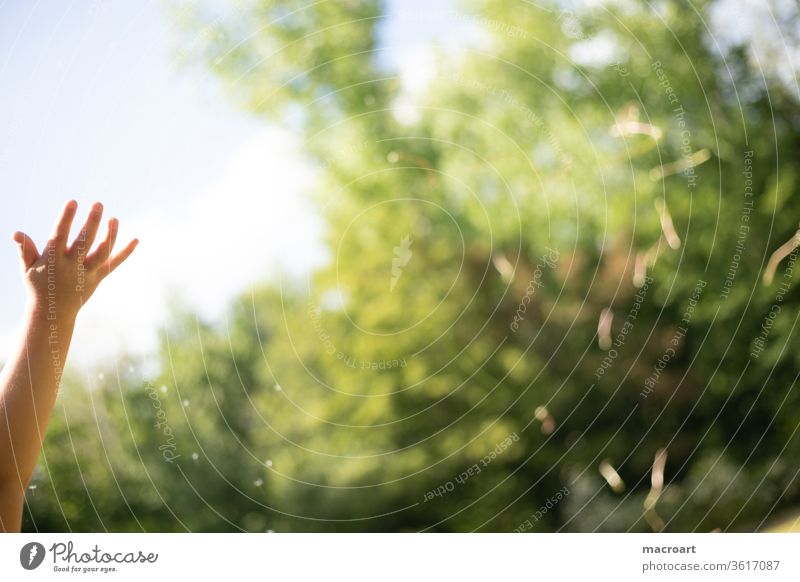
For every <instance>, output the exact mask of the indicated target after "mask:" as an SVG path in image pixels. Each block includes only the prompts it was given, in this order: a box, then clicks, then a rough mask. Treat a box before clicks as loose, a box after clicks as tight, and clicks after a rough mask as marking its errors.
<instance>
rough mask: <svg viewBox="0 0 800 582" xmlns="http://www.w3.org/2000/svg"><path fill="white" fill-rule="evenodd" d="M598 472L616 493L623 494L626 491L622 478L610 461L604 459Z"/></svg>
mask: <svg viewBox="0 0 800 582" xmlns="http://www.w3.org/2000/svg"><path fill="white" fill-rule="evenodd" d="M598 470H599V471H600V474H601V475H602V476H603V479H605V480H606V483H608V485H609V487H611V490H612V491H613V492H614V493H622V492H623V491H625V482H624V481H623V480H622V477H620V476H619V473H617V471H616V469H614V467H612V466H611V461H610V459H603V460H602V461H600V466H599V467H598Z"/></svg>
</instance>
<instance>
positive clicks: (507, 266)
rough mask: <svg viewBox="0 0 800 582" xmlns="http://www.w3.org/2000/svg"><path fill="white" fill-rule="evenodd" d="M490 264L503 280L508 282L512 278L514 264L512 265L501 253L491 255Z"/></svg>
mask: <svg viewBox="0 0 800 582" xmlns="http://www.w3.org/2000/svg"><path fill="white" fill-rule="evenodd" d="M492 264H493V265H494V268H495V269H497V272H498V273H500V277H501V278H502V279H503V281H504V282H506V283H509V282H510V281H511V280H512V279H513V278H514V265H512V264H511V263H510V262H509V260H508V259H507V258H506V256H505V255H504V254H503V253H495V254H493V255H492Z"/></svg>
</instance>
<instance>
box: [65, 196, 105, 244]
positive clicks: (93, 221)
mask: <svg viewBox="0 0 800 582" xmlns="http://www.w3.org/2000/svg"><path fill="white" fill-rule="evenodd" d="M102 218H103V205H102V204H101V203H100V202H95V203H94V204H92V209H91V210H90V211H89V218H87V219H86V224H84V225H83V228H81V231H80V233H79V234H78V237H77V238H76V239H75V240H74V241H73V243H72V246H71V247H70V248H69V250H70V252H71V251H73V250H74V249H79V250H81V251H83V253H84V254H87V253H88V252H89V249H91V248H92V245H93V244H94V239H95V237H97V229H98V228H100V221H101V220H102Z"/></svg>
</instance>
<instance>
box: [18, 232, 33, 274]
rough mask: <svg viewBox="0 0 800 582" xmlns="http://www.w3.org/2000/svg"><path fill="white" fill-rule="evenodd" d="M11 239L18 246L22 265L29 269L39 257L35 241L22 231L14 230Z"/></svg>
mask: <svg viewBox="0 0 800 582" xmlns="http://www.w3.org/2000/svg"><path fill="white" fill-rule="evenodd" d="M13 239H14V242H15V243H17V246H18V247H19V256H20V259H21V260H22V264H23V266H24V267H25V269H26V270H27V269H30V268H31V266H32V265H33V264H34V263H35V262H36V259H38V258H39V251H38V250H36V243H34V242H33V240H32V239H31V237H29V236H28V235H27V234H25V233H24V232H15V233H14V236H13Z"/></svg>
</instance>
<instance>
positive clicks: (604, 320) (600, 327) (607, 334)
mask: <svg viewBox="0 0 800 582" xmlns="http://www.w3.org/2000/svg"><path fill="white" fill-rule="evenodd" d="M613 322H614V312H613V311H612V310H611V308H610V307H606V308H605V309H603V310H602V311H601V312H600V319H599V320H598V321H597V343H598V345H599V346H600V349H601V350H607V349H609V348H610V347H611V324H612V323H613Z"/></svg>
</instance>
